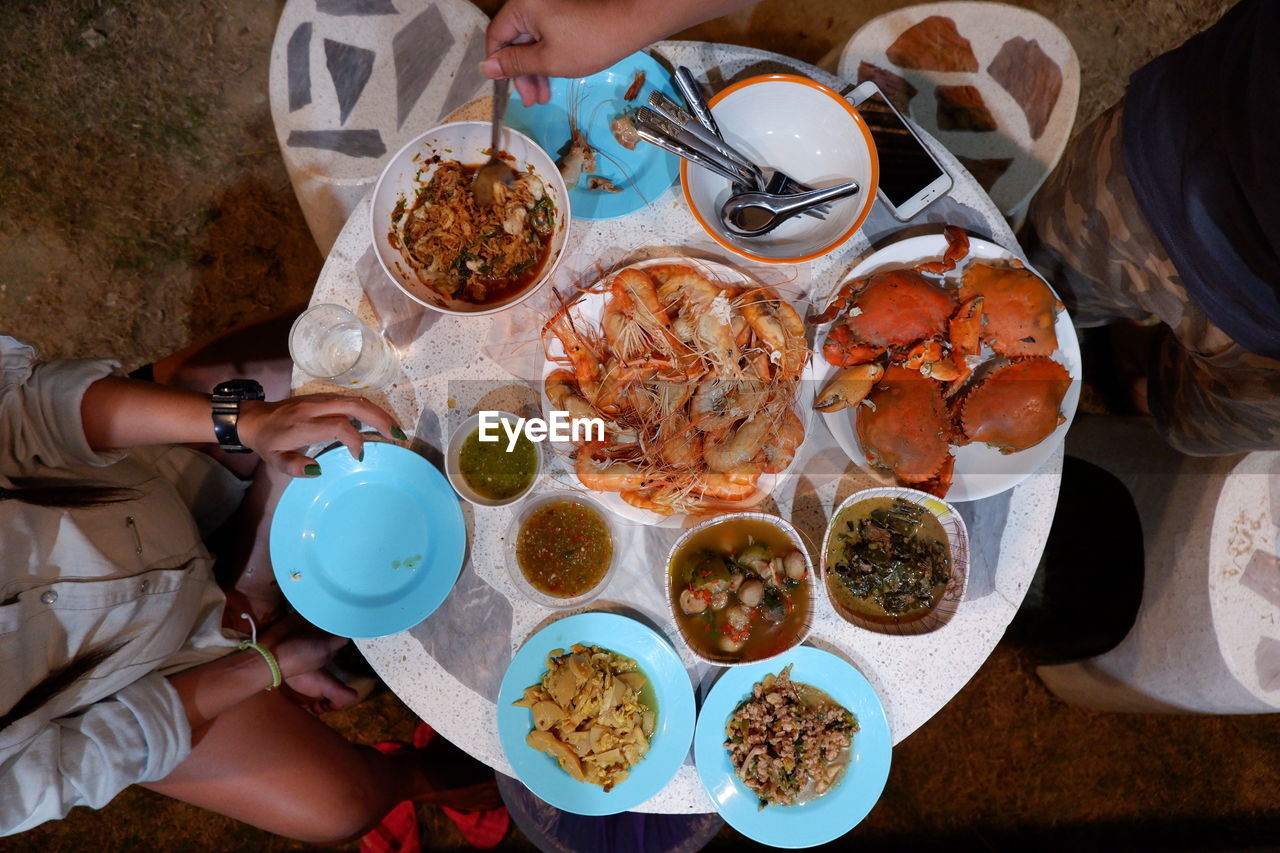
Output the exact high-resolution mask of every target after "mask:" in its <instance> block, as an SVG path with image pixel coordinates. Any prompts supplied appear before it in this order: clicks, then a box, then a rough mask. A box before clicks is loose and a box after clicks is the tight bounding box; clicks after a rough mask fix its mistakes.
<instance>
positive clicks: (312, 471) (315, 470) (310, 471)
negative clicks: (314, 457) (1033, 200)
mask: <svg viewBox="0 0 1280 853" xmlns="http://www.w3.org/2000/svg"><path fill="white" fill-rule="evenodd" d="M302 473H304V474H306V475H307V476H308V477H319V476H320V466H319V465H317V464H316V463H314V462H312V463H311V464H310V465H308V466H307V467H306V468H303V469H302Z"/></svg>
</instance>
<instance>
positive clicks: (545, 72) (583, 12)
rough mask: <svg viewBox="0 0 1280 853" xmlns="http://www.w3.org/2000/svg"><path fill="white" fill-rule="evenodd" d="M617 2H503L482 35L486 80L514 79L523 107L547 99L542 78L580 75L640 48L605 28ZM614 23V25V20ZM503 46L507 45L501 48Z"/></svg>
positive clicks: (618, 30) (548, 92)
mask: <svg viewBox="0 0 1280 853" xmlns="http://www.w3.org/2000/svg"><path fill="white" fill-rule="evenodd" d="M621 5H622V4H621V3H619V2H617V0H594V2H593V0H507V2H506V3H505V4H503V6H502V8H501V9H499V10H498V14H496V15H494V16H493V22H492V23H491V24H489V29H488V32H487V43H486V47H487V51H486V53H487V54H488V55H489V58H488V59H486V60H485V62H484V66H483V70H484V74H485V76H486V77H490V78H493V79H498V78H500V77H511V78H514V81H515V84H516V91H518V92H519V93H520V98H521V100H523V101H524V103H525V106H531V105H533V104H545V103H546V102H547V101H548V100H549V99H550V98H551V85H550V83H549V82H548V81H547V77H549V76H550V77H585V76H586V75H588V74H594V73H595V72H597V71H599V70H601V69H602V68H608V67H609V66H610V65H612V64H613V63H614V62H616V61H617V60H619V59H621V58H622V57H624V56H627V55H628V54H631V53H634V52H635V51H636V50H637V49H638V48H639V47H643V45H638V46H637V45H633V44H632V42H631V40H630V39H626V38H619V36H621V35H622V32H623V30H624V29H625V28H622V27H610V26H609V20H608V19H609V18H610V17H611V12H612V14H613V15H616V14H618V12H619V7H620V6H621ZM615 23H616V22H615ZM504 45H509V46H507V47H504Z"/></svg>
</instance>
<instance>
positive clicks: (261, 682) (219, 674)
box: [0, 335, 494, 842]
mask: <svg viewBox="0 0 1280 853" xmlns="http://www.w3.org/2000/svg"><path fill="white" fill-rule="evenodd" d="M243 337H244V338H245V339H246V340H248V339H251V338H253V337H254V336H253V335H248V336H243ZM258 340H259V341H260V340H261V338H260V337H259V338H258ZM175 365H176V366H177V368H178V369H177V371H176V373H175V372H174V371H173V370H172V368H174V367H175ZM115 366H116V365H115V364H114V363H112V362H109V361H60V362H50V363H44V364H40V363H37V361H36V358H35V353H34V351H33V350H32V349H31V348H30V347H27V346H24V345H23V344H21V343H19V342H18V341H16V340H14V339H13V338H8V337H0V674H2V676H3V677H2V678H0V790H3V791H4V795H3V796H2V797H0V834H8V833H15V832H21V831H23V830H25V829H29V828H31V827H33V826H36V825H37V824H39V823H42V822H44V821H47V820H50V819H53V818H59V817H62V816H63V815H65V814H66V813H67V811H68V810H69V809H70V808H71V807H72V806H76V805H89V806H92V807H95V808H98V807H101V806H103V805H105V804H106V803H108V802H109V801H110V800H111V799H112V798H113V797H114V796H115V795H116V794H117V793H119V792H120V791H121V790H122V789H124V788H125V787H127V786H128V785H131V784H134V783H137V784H141V785H144V786H145V787H147V788H150V789H151V790H153V791H158V792H160V793H162V794H167V795H169V796H171V797H175V798H177V799H180V800H184V801H186V802H189V803H192V804H195V805H198V806H201V807H204V808H208V809H211V810H214V811H217V812H221V813H222V814H225V815H228V816H230V817H233V818H236V819H239V820H242V821H245V822H247V823H251V824H254V825H256V826H258V827H261V828H263V829H266V830H268V831H271V832H275V833H278V834H280V835H286V836H291V837H293V838H297V839H301V840H305V841H311V842H335V841H340V840H344V839H348V838H352V837H355V836H358V835H360V834H362V833H363V832H365V831H367V830H368V829H369V828H370V827H372V826H373V825H375V824H377V822H378V821H379V820H380V819H381V818H382V817H383V815H385V814H386V813H387V812H388V811H389V810H390V809H391V808H392V807H393V806H395V805H396V804H397V803H399V802H401V801H403V800H414V799H416V800H422V799H433V800H435V801H437V802H441V803H443V804H447V805H452V806H454V807H457V808H462V809H467V808H478V807H485V806H487V805H489V804H490V803H491V802H492V801H493V799H494V794H493V786H492V778H493V777H492V773H491V772H487V771H485V770H484V768H482V766H480V765H479V764H478V763H476V762H471V761H470V760H469V759H465V756H462V755H461V753H460V752H458V751H457V750H456V749H455V748H453V747H451V746H449V745H448V744H447V743H445V742H444V741H443V739H440V738H437V739H436V741H435V743H433V747H436V745H437V744H438V745H439V746H438V747H436V748H434V749H431V748H429V749H427V750H420V751H416V752H414V751H402V752H399V753H395V754H391V755H383V754H381V753H379V752H378V751H376V750H374V749H372V748H369V747H363V746H357V745H355V744H352V743H349V742H347V741H346V740H344V739H343V738H342V737H341V736H339V735H338V734H337V733H336V732H334V731H333V730H331V729H330V728H329V727H328V726H326V725H325V724H324V723H323V722H321V721H320V720H319V719H317V718H316V717H314V716H312V715H311V714H310V713H308V712H307V711H306V710H304V709H303V708H302V707H300V706H299V704H297V702H298V701H310V702H321V703H324V704H326V705H329V706H335V705H336V706H341V705H344V704H349V703H350V702H351V701H353V699H354V694H353V693H352V691H350V690H349V689H348V688H346V687H345V686H343V685H341V684H340V683H338V682H337V681H335V680H334V679H333V678H332V677H331V676H329V675H328V674H327V673H325V672H324V671H323V670H322V667H324V665H325V664H326V663H327V662H328V661H329V659H330V657H331V656H332V655H333V654H334V652H335V651H336V650H337V649H338V648H339V647H340V646H341V645H342V644H344V643H345V642H346V640H345V639H342V638H337V637H333V636H329V635H327V634H323V633H321V632H319V631H318V630H316V629H315V628H313V627H311V626H308V625H305V624H304V623H302V622H301V621H300V620H298V619H296V617H294V618H292V619H279V620H276V621H274V622H272V621H270V620H272V618H273V616H274V614H275V613H277V612H279V611H281V610H283V609H284V608H282V607H281V606H279V605H280V600H279V590H278V588H277V587H275V586H274V584H273V583H272V581H271V576H272V572H271V569H270V564H269V563H268V562H267V557H266V553H267V551H266V531H267V530H268V529H269V526H270V524H269V519H270V512H269V510H270V508H271V507H272V506H273V505H274V503H275V500H276V499H277V498H278V496H279V493H280V490H281V487H282V485H283V484H284V483H286V482H287V480H288V476H287V475H294V476H303V475H307V474H310V475H314V474H317V473H319V469H318V467H315V466H316V464H317V463H316V462H315V460H313V459H310V458H308V457H306V456H305V455H304V454H303V453H302V452H301V450H300V448H305V447H306V446H307V445H310V444H312V443H314V442H328V441H333V440H337V441H340V442H341V443H342V444H344V445H345V446H346V448H347V450H349V451H350V452H351V453H352V454H353V455H356V456H360V455H361V454H362V452H363V450H362V448H363V440H362V437H361V435H360V433H359V432H358V431H357V429H356V428H355V426H353V424H352V419H356V420H359V421H361V422H363V423H365V424H367V425H369V426H371V427H373V428H374V429H376V430H377V431H378V432H380V433H382V434H383V435H384V436H388V437H391V435H392V433H395V437H398V438H403V433H402V432H400V430H399V428H398V427H396V426H395V424H394V423H393V422H392V420H391V418H390V417H389V416H388V415H387V414H386V412H384V411H382V410H381V409H380V408H378V407H377V406H375V405H374V404H372V403H370V402H368V401H365V400H362V399H358V398H352V397H342V396H339V395H330V394H318V395H311V396H304V397H297V398H293V399H284V400H281V401H280V402H262V401H260V400H255V399H247V400H245V401H244V402H240V403H236V402H234V401H228V402H227V403H226V405H225V406H223V408H225V409H229V410H235V409H237V408H238V410H239V412H238V417H235V416H234V415H232V416H222V417H220V420H221V421H222V422H223V423H222V426H221V427H220V428H219V433H220V435H219V438H221V440H222V442H223V443H224V444H232V445H236V444H242V445H243V446H244V447H249V448H253V449H254V450H255V451H257V452H256V454H252V455H249V454H240V455H236V456H231V455H227V454H225V453H224V452H223V451H221V450H213V451H210V452H208V453H201V452H197V451H196V450H194V449H192V448H190V447H188V446H185V445H188V444H207V443H210V442H212V441H213V440H214V419H213V417H212V414H211V409H210V397H209V395H208V394H207V393H205V394H202V393H198V392H196V391H194V390H186V389H184V388H182V387H179V385H180V384H182V383H184V382H185V383H194V384H196V385H199V384H200V383H201V382H203V381H204V378H203V377H207V376H209V375H217V372H221V371H228V370H235V369H237V368H241V369H243V368H244V367H246V366H248V367H249V371H248V372H249V373H251V374H252V373H254V372H256V373H257V375H258V378H259V379H261V380H262V382H263V384H265V385H266V386H267V388H268V391H269V392H271V393H272V395H273V396H276V397H279V396H283V395H286V394H287V392H288V362H287V359H279V358H275V359H264V360H262V361H261V362H258V363H254V364H248V365H246V364H245V363H244V362H243V360H242V361H241V363H240V364H238V365H236V366H235V367H232V366H229V363H228V362H227V361H225V360H224V361H222V362H221V364H219V363H218V361H217V360H216V359H213V360H211V359H207V358H206V359H203V360H202V357H201V355H200V354H199V353H194V354H192V355H191V356H189V357H186V358H184V359H180V360H179V361H178V362H173V363H168V364H166V363H165V362H161V363H160V364H159V365H157V371H156V373H157V378H161V379H164V378H165V377H164V376H161V375H160V374H161V373H162V372H166V373H169V374H171V377H170V381H171V382H174V383H175V384H158V383H155V382H146V381H137V380H132V379H125V378H120V377H116V376H113V375H112V371H113V369H114V368H115ZM162 368H164V370H162ZM241 375H244V374H243V373H241ZM228 378H230V377H229V376H227V375H225V374H224V375H220V376H219V379H228ZM216 381H217V380H215V382H216ZM213 384H214V383H213V382H210V383H209V384H207V385H203V386H202V387H204V388H206V389H208V388H211V387H212V386H213ZM242 387H243V386H242ZM236 396H244V395H241V394H237V393H235V389H232V391H231V393H229V394H228V397H236ZM247 396H249V397H250V398H252V397H255V396H257V395H256V394H249V395H247ZM237 433H238V435H237ZM215 447H216V445H215ZM126 449H127V451H126ZM215 457H221V458H225V459H227V460H229V461H230V462H231V464H232V467H234V468H238V469H239V470H238V473H239V474H240V475H241V476H244V477H251V480H250V481H246V480H242V479H241V478H240V477H238V476H236V474H234V473H233V472H232V470H231V469H230V468H228V467H226V466H224V465H223V464H221V463H220V462H219V461H217V459H216V458H215ZM237 508H239V509H240V510H241V511H240V512H239V513H238V516H236V517H233V514H234V513H236V511H237ZM218 527H223V528H224V529H226V530H231V531H233V533H234V535H233V536H232V537H231V538H230V540H229V541H230V542H231V543H232V544H234V545H236V546H238V547H234V548H231V549H230V550H229V553H230V554H231V555H232V557H233V559H234V560H235V561H237V562H239V564H240V566H243V567H248V568H247V569H246V570H244V571H242V572H236V571H232V572H231V576H232V578H233V579H234V580H235V585H234V587H232V588H230V589H229V590H228V594H229V595H230V596H231V598H232V600H233V601H234V604H231V605H229V604H227V597H226V596H224V593H223V591H222V590H221V589H220V588H219V586H218V585H217V583H215V580H214V558H213V556H212V555H211V553H210V552H209V550H207V548H206V546H205V544H204V539H205V538H206V537H207V536H208V535H209V534H210V532H211V531H213V530H214V529H215V528H218ZM224 608H225V611H226V612H225V613H224ZM242 613H247V614H250V616H251V618H254V619H255V620H256V622H257V625H258V627H260V628H262V629H263V630H262V631H261V633H259V634H258V636H257V640H258V647H260V648H258V647H241V645H240V644H241V641H242V640H243V639H245V637H244V634H247V633H249V631H250V624H249V620H248V619H242V618H241V614H242ZM224 624H225V625H227V626H230V627H232V628H234V629H235V631H226V630H224V628H223V625H224ZM236 632H243V633H236ZM273 662H274V664H276V665H278V671H277V668H276V666H273V665H272V663H273ZM281 680H283V682H284V684H285V685H286V686H287V687H288V688H291V690H290V691H287V692H290V693H291V694H292V696H293V701H291V699H290V698H288V697H287V696H286V691H284V690H272V689H268V688H271V687H273V685H278V684H280V682H281ZM486 776H487V778H488V783H489V784H487V785H485V784H472V783H478V782H481V781H482V780H483V779H484V777H486ZM446 780H447V782H446ZM465 785H469V787H464V788H460V787H459V786H465Z"/></svg>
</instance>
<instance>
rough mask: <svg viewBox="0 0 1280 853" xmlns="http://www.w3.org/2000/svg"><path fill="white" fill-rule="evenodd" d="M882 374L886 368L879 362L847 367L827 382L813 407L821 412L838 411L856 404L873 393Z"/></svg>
mask: <svg viewBox="0 0 1280 853" xmlns="http://www.w3.org/2000/svg"><path fill="white" fill-rule="evenodd" d="M882 376H884V368H883V367H882V366H880V365H878V364H858V365H855V366H853V367H846V368H845V369H844V370H841V371H840V372H839V373H837V374H836V375H835V376H833V377H832V378H831V381H830V382H828V383H827V384H826V387H824V388H823V389H822V391H821V393H819V394H818V399H817V400H815V401H814V403H813V407H814V408H815V409H817V410H818V411H819V412H838V411H840V410H841V409H843V408H845V407H847V406H856V405H858V404H859V403H861V402H862V400H863V398H865V397H866V396H867V394H869V393H871V389H872V387H874V386H875V384H876V382H878V381H879V380H880V377H882Z"/></svg>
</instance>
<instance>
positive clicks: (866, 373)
mask: <svg viewBox="0 0 1280 853" xmlns="http://www.w3.org/2000/svg"><path fill="white" fill-rule="evenodd" d="M809 322H810V323H811V324H814V325H816V326H818V341H819V343H820V346H821V354H822V367H823V373H822V381H823V383H824V384H823V387H822V388H821V390H819V392H818V394H817V399H816V400H815V404H814V405H815V407H816V408H817V409H818V411H820V412H822V413H823V420H824V421H826V424H827V426H828V428H830V430H831V433H832V435H833V436H834V437H835V439H836V441H837V443H839V445H840V446H841V448H843V449H844V451H845V452H846V453H847V454H848V455H849V458H850V459H852V460H853V461H855V462H857V463H858V464H859V465H861V466H863V467H864V468H866V469H867V470H869V471H875V472H885V473H887V474H888V475H890V476H891V477H892V478H893V480H896V482H897V483H898V484H899V485H903V486H909V487H912V488H916V489H921V490H923V491H926V492H929V493H931V494H934V495H937V496H939V497H946V498H948V499H949V500H953V501H966V500H976V499H979V498H984V497H989V496H991V495H994V494H998V493H999V492H1002V491H1005V490H1007V489H1011V488H1013V487H1014V486H1016V485H1017V484H1018V483H1019V482H1021V481H1022V480H1024V479H1026V478H1027V477H1028V476H1030V475H1031V474H1032V473H1033V472H1035V471H1036V470H1037V469H1039V467H1040V466H1041V465H1042V464H1043V463H1044V462H1045V460H1047V459H1048V458H1049V456H1050V455H1051V454H1052V453H1053V452H1054V451H1055V450H1056V449H1057V446H1058V444H1059V443H1060V442H1061V441H1062V439H1063V437H1064V436H1065V435H1066V430H1067V428H1068V426H1069V425H1070V422H1071V418H1072V417H1073V416H1074V414H1075V409H1076V404H1077V402H1078V401H1079V397H1080V377H1081V375H1082V371H1081V364H1080V345H1079V343H1078V341H1077V340H1076V334H1075V328H1074V327H1073V326H1072V325H1071V320H1070V318H1069V317H1068V316H1067V312H1066V311H1065V310H1063V307H1062V302H1061V301H1060V300H1059V299H1058V296H1057V294H1055V293H1054V292H1053V289H1052V288H1051V287H1050V286H1049V285H1048V283H1047V282H1045V280H1044V279H1042V278H1041V277H1040V276H1039V275H1037V274H1036V273H1035V272H1034V271H1033V270H1031V269H1028V268H1027V267H1025V266H1024V265H1023V264H1022V263H1021V261H1019V260H1018V259H1017V258H1016V257H1014V256H1013V255H1012V254H1011V253H1009V252H1007V251H1006V250H1004V249H1002V248H1001V247H999V246H997V245H995V244H993V243H988V242H986V241H983V240H977V239H971V238H969V236H968V235H967V234H965V232H964V231H962V230H961V229H959V228H956V227H954V226H947V228H946V230H945V232H944V234H942V235H930V236H924V237H915V238H911V239H908V240H902V241H899V242H897V243H893V244H891V245H889V246H887V247H885V248H884V249H882V250H880V251H879V252H876V253H873V254H872V255H871V256H869V257H868V258H866V259H865V260H864V261H863V262H862V263H860V264H859V265H858V266H857V267H855V268H854V270H853V271H852V273H851V275H850V277H849V279H848V280H847V281H846V282H845V283H844V284H843V285H842V286H841V287H840V288H839V289H838V290H837V292H836V294H835V296H834V298H833V299H832V300H831V301H830V302H829V303H828V304H827V306H826V307H825V309H824V310H822V311H820V312H818V313H817V314H815V315H814V316H812V317H810V318H809Z"/></svg>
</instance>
